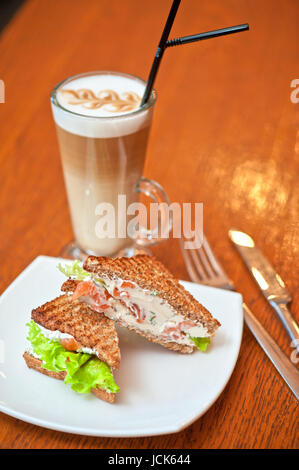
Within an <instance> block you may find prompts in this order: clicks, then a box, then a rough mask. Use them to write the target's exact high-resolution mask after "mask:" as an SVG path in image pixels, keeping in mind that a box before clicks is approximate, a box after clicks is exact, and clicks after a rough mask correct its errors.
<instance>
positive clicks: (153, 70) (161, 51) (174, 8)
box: [141, 0, 181, 106]
mask: <svg viewBox="0 0 299 470" xmlns="http://www.w3.org/2000/svg"><path fill="white" fill-rule="evenodd" d="M180 3H181V0H173V3H172V6H171V9H170V12H169V15H168V18H167V21H166V23H165V26H164V30H163V33H162V36H161V39H160V42H159V45H158V47H157V50H156V54H155V58H154V62H153V65H152V68H151V71H150V74H149V77H148V79H147V84H146V87H145V91H144V95H143V98H142V101H141V106H143V105H144V103H146V102H147V100H148V99H149V97H150V94H151V92H152V89H153V84H154V81H155V78H156V75H157V72H158V69H159V65H160V63H161V59H162V57H163V54H164V51H165V49H166V42H167V39H168V36H169V33H170V30H171V27H172V25H173V22H174V19H175V15H176V13H177V11H178V8H179V6H180Z"/></svg>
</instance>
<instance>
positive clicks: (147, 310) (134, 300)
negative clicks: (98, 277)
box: [95, 278, 211, 346]
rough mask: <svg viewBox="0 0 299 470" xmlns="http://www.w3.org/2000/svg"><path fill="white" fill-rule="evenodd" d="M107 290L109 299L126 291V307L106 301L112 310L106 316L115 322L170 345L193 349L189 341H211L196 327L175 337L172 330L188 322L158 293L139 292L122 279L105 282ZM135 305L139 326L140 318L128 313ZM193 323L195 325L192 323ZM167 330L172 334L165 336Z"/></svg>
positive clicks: (186, 329)
mask: <svg viewBox="0 0 299 470" xmlns="http://www.w3.org/2000/svg"><path fill="white" fill-rule="evenodd" d="M103 280H104V282H105V287H106V289H107V291H108V292H109V294H110V295H112V296H113V295H114V289H115V288H117V289H118V290H119V291H120V292H122V291H124V290H125V291H126V292H128V294H129V297H127V296H125V295H121V296H120V299H121V300H122V302H124V304H125V305H126V307H127V308H126V307H125V306H124V305H123V304H122V303H121V302H120V301H119V300H118V299H115V298H113V297H110V298H109V300H107V301H106V303H108V304H109V305H110V306H111V308H110V309H107V310H105V311H104V313H105V315H106V316H107V317H109V318H111V319H112V320H114V321H118V322H119V323H120V324H123V325H124V326H130V327H133V328H136V329H138V330H140V331H143V332H144V333H149V334H151V335H153V336H157V337H159V338H160V339H163V340H164V341H167V342H172V341H175V342H176V343H179V344H184V345H190V346H194V342H193V341H192V340H191V339H190V337H196V338H197V337H210V336H211V335H210V334H209V333H208V331H207V328H205V327H204V326H202V325H199V324H196V326H194V327H186V328H184V329H183V332H184V334H178V335H176V334H175V331H173V332H172V330H171V329H173V330H175V328H177V327H178V325H179V324H181V323H183V322H188V321H190V320H188V319H186V318H185V317H183V316H182V315H178V314H177V312H176V311H175V309H174V308H173V307H172V306H171V305H169V303H168V302H166V301H164V300H163V299H161V298H160V297H159V293H158V292H157V291H149V290H142V289H140V288H139V287H138V286H137V285H136V284H135V283H133V282H131V281H125V280H123V279H114V280H111V279H109V278H103ZM124 282H129V283H130V284H134V285H135V287H134V288H130V287H125V288H122V287H121V286H122V284H123V283H124ZM95 284H96V285H97V286H98V288H99V289H100V290H101V289H102V288H103V286H102V285H100V284H99V283H97V282H96V283H95ZM132 304H136V305H137V306H138V307H139V309H140V311H141V312H142V317H143V321H140V322H138V321H137V317H136V316H135V315H134V313H132V311H131V310H129V308H130V307H132ZM191 322H192V321H191ZM192 323H195V322H192ZM168 329H170V330H169V332H168V333H167V332H165V330H166V331H167V330H168Z"/></svg>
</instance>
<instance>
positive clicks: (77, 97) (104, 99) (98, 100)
mask: <svg viewBox="0 0 299 470" xmlns="http://www.w3.org/2000/svg"><path fill="white" fill-rule="evenodd" d="M60 93H62V96H63V97H64V99H65V100H66V102H67V103H68V104H73V105H79V104H80V105H81V106H83V108H87V109H97V108H102V107H104V109H105V111H110V112H111V113H120V112H122V113H123V112H125V111H132V110H133V109H136V108H138V106H139V105H140V102H141V98H140V96H139V95H138V94H137V93H135V92H134V91H127V92H124V93H122V95H119V94H118V93H117V92H116V91H113V90H101V91H99V92H98V93H97V94H95V93H94V92H93V91H92V90H89V89H88V88H81V89H79V90H68V89H67V90H61V91H60Z"/></svg>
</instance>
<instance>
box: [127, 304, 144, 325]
mask: <svg viewBox="0 0 299 470" xmlns="http://www.w3.org/2000/svg"><path fill="white" fill-rule="evenodd" d="M129 309H130V310H131V312H132V313H133V315H135V317H136V321H137V323H142V322H143V321H144V320H145V313H144V312H143V311H141V310H140V308H139V307H138V305H137V304H131V305H130V307H129Z"/></svg>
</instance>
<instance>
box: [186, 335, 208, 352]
mask: <svg viewBox="0 0 299 470" xmlns="http://www.w3.org/2000/svg"><path fill="white" fill-rule="evenodd" d="M190 339H192V341H193V343H194V344H195V346H196V347H197V348H198V349H199V350H200V351H206V349H207V347H208V345H209V344H210V342H211V341H210V338H200V337H199V338H194V337H192V336H190Z"/></svg>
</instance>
